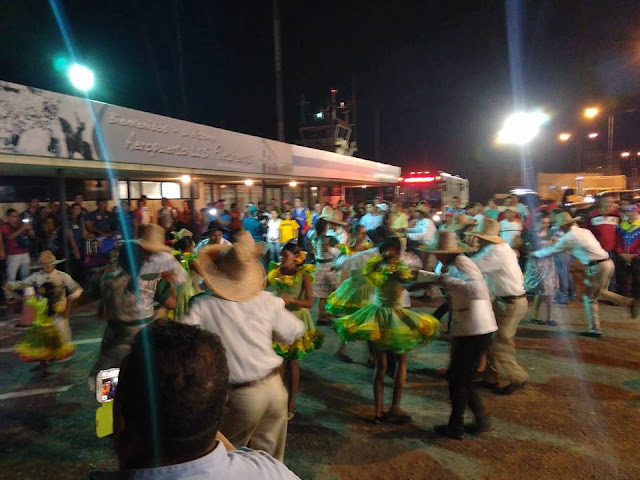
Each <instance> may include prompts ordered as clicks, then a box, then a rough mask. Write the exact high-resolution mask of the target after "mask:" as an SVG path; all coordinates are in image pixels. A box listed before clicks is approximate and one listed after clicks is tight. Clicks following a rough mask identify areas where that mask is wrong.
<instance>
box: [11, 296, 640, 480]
mask: <svg viewBox="0 0 640 480" xmlns="http://www.w3.org/2000/svg"><path fill="white" fill-rule="evenodd" d="M94 310H95V305H94V304H89V305H85V306H83V307H81V308H80V309H78V310H77V311H76V313H75V314H74V316H73V318H72V327H73V331H74V341H75V343H76V348H77V352H76V354H75V356H74V357H73V358H72V359H70V360H68V361H66V362H63V363H60V364H58V365H55V366H54V367H53V371H54V372H55V375H53V376H51V377H50V378H47V379H46V380H41V379H40V378H39V376H38V375H37V374H34V373H31V372H29V368H30V365H27V364H24V363H21V362H20V361H19V360H18V359H17V358H16V357H15V356H14V355H13V354H12V353H11V347H12V345H13V344H14V343H15V341H16V340H17V339H18V338H19V335H20V333H19V332H16V331H15V330H13V329H12V328H9V326H8V325H3V326H2V327H0V372H2V373H1V375H0V478H2V479H9V478H10V479H45V478H46V479H47V480H56V479H75V478H86V474H87V472H89V471H90V470H92V469H95V468H114V467H115V466H116V464H115V460H114V456H113V453H112V447H111V442H110V441H109V440H108V439H98V438H96V437H95V435H94V413H95V409H96V408H97V406H98V404H97V403H96V401H95V398H94V396H93V394H92V393H90V392H89V390H88V388H87V384H86V378H87V372H88V370H89V368H90V367H91V364H92V362H93V361H94V359H95V357H96V353H97V350H98V346H99V341H100V337H101V333H102V329H103V324H102V323H101V322H100V321H97V320H96V318H95V315H94V313H93V312H94ZM427 310H428V311H430V310H431V308H427ZM601 311H602V315H603V320H604V322H603V324H604V325H603V326H604V333H605V337H604V338H603V339H602V340H594V339H588V338H582V337H579V336H577V335H576V332H579V331H581V330H582V329H584V326H585V324H584V322H583V318H582V310H581V307H580V304H579V302H574V304H573V305H571V306H568V307H556V308H555V318H556V319H557V321H558V322H559V323H560V324H561V326H560V327H557V328H552V327H540V326H537V325H533V324H531V323H530V322H524V323H523V324H522V325H521V327H520V329H519V331H518V338H517V340H518V348H519V355H518V357H519V361H520V363H521V364H522V365H523V366H524V367H525V368H526V369H527V370H528V371H529V373H530V375H531V380H530V383H529V384H528V386H527V388H526V389H525V390H524V391H522V392H518V393H516V394H514V395H512V396H506V397H503V396H497V395H495V394H493V393H491V392H489V391H486V390H483V391H482V392H483V395H484V397H485V400H486V404H487V406H488V408H489V410H490V413H491V416H492V418H493V420H494V422H495V425H496V427H497V428H496V429H495V431H493V432H490V433H488V434H485V435H484V436H482V437H477V436H475V437H474V436H469V437H467V438H466V439H465V440H464V441H462V442H457V441H455V440H449V439H442V438H439V437H436V436H435V435H434V434H433V432H432V427H433V425H434V424H437V423H442V422H444V421H446V419H447V414H448V412H449V404H448V395H447V387H446V383H445V380H444V378H443V376H442V369H444V368H445V367H446V364H447V355H448V346H449V345H448V342H447V341H446V340H444V339H441V340H437V341H434V342H433V343H432V344H430V345H429V346H427V347H426V348H421V349H418V350H416V351H414V352H412V353H411V354H410V365H409V377H408V383H407V388H406V391H405V397H404V400H403V405H404V407H405V409H406V410H407V412H408V413H409V414H411V415H412V416H413V418H414V421H413V423H412V424H410V425H408V426H388V425H383V426H374V425H372V424H369V423H367V422H366V421H365V420H366V419H367V418H368V417H369V416H371V414H372V383H371V376H372V371H371V370H369V369H367V368H366V367H365V366H363V363H364V361H365V359H366V355H365V350H364V346H363V345H361V344H352V345H350V347H349V348H350V353H351V355H352V357H353V358H354V360H355V361H356V363H352V364H345V363H341V362H340V361H338V360H337V358H336V357H335V356H334V355H333V352H335V350H336V348H337V345H338V342H337V338H336V336H335V334H333V332H331V331H330V329H329V328H327V327H322V329H323V330H324V331H325V333H326V334H327V340H326V342H325V346H324V347H323V349H322V350H321V351H320V352H317V353H315V354H313V355H310V356H309V357H307V358H306V359H304V360H303V361H302V369H303V371H302V384H301V394H300V396H299V399H298V410H297V414H296V416H295V418H294V419H293V420H292V421H291V422H290V427H289V441H288V446H287V455H286V463H287V464H288V466H289V467H290V468H291V469H292V470H293V471H295V472H296V473H297V474H298V475H299V476H300V477H301V478H305V479H311V478H317V479H356V478H358V479H360V478H367V479H377V478H380V479H386V480H390V479H394V478H403V479H404V478H413V479H423V478H425V479H426V478H428V479H440V478H442V479H445V478H447V479H448V478H460V479H485V478H499V479H509V478H518V479H527V478H536V479H541V478H543V479H546V478H549V479H551V478H554V479H557V478H581V479H582V478H594V479H596V478H597V479H609V478H611V479H618V478H619V479H623V478H625V479H637V478H640V459H639V457H638V455H637V445H638V435H637V425H638V424H640V349H639V348H638V345H639V344H640V343H639V340H640V322H633V321H631V320H630V319H629V315H628V313H627V312H626V311H624V310H623V309H620V308H618V307H612V306H606V305H603V306H602V307H601ZM390 385H391V383H390V382H389V383H388V386H389V387H390ZM385 393H386V394H388V395H387V396H388V398H389V400H390V393H391V389H390V388H388V389H387V390H386V391H385Z"/></svg>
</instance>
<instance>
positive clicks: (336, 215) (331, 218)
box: [318, 206, 348, 226]
mask: <svg viewBox="0 0 640 480" xmlns="http://www.w3.org/2000/svg"><path fill="white" fill-rule="evenodd" d="M318 218H322V219H324V220H326V221H327V222H329V223H336V224H338V225H342V226H346V225H348V223H346V222H345V221H344V216H343V215H342V212H341V211H340V210H334V209H333V208H331V207H329V206H325V207H323V208H322V212H321V213H320V215H318Z"/></svg>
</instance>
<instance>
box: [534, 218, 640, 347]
mask: <svg viewBox="0 0 640 480" xmlns="http://www.w3.org/2000/svg"><path fill="white" fill-rule="evenodd" d="M577 220H578V219H577V218H571V215H569V214H568V213H566V212H564V213H559V214H558V215H556V218H555V224H556V226H557V227H559V228H561V229H562V230H563V231H564V232H565V235H564V236H563V237H562V238H561V239H560V240H559V241H558V242H557V243H556V244H554V245H551V246H549V247H547V248H542V249H540V250H537V251H535V252H533V256H535V257H538V258H543V257H549V256H551V255H554V254H556V253H560V252H568V253H571V255H573V256H574V257H575V258H576V259H578V261H579V262H580V263H581V264H582V265H584V266H585V267H587V269H586V270H585V279H584V285H585V293H584V296H583V297H582V301H583V303H584V309H585V312H586V314H587V320H588V322H589V330H588V331H586V332H583V333H582V335H585V336H588V337H595V338H600V337H602V330H601V328H600V314H599V309H598V300H599V299H600V298H604V299H606V300H608V301H610V302H612V303H614V304H616V305H619V306H623V307H630V308H631V316H632V317H634V318H635V316H636V315H637V310H638V302H634V301H633V299H631V298H627V297H623V296H622V295H618V294H616V293H613V292H609V291H608V289H609V283H611V276H612V275H613V270H614V266H613V261H611V259H610V258H609V254H608V253H607V251H606V250H604V249H603V248H602V246H601V245H600V242H598V240H597V239H596V237H594V236H593V233H591V232H590V231H589V230H587V229H586V228H580V227H578V226H577V225H574V224H575V222H577Z"/></svg>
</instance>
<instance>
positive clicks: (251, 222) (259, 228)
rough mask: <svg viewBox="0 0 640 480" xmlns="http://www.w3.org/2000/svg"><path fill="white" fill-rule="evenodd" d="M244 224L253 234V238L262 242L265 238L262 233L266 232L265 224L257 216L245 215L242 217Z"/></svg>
mask: <svg viewBox="0 0 640 480" xmlns="http://www.w3.org/2000/svg"><path fill="white" fill-rule="evenodd" d="M242 226H243V227H244V229H245V230H246V231H247V232H249V233H250V234H251V236H252V237H253V239H254V240H255V241H256V242H262V241H263V240H264V238H263V237H262V234H263V233H264V231H265V230H264V225H263V224H262V223H260V221H259V220H258V219H257V218H255V217H244V218H243V219H242Z"/></svg>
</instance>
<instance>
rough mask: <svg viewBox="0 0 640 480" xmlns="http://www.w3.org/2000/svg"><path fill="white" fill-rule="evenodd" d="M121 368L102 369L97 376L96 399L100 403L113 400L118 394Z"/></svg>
mask: <svg viewBox="0 0 640 480" xmlns="http://www.w3.org/2000/svg"><path fill="white" fill-rule="evenodd" d="M119 375H120V369H119V368H112V369H110V370H101V371H100V372H98V376H97V377H96V400H98V402H100V403H106V402H111V401H113V399H114V398H115V396H116V388H118V376H119Z"/></svg>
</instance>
